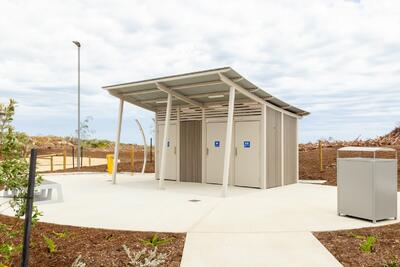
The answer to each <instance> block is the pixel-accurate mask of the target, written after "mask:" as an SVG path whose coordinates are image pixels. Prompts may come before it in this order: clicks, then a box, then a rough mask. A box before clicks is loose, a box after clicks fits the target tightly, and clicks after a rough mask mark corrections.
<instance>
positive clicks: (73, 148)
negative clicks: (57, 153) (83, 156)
mask: <svg viewBox="0 0 400 267" xmlns="http://www.w3.org/2000/svg"><path fill="white" fill-rule="evenodd" d="M72 168H73V169H74V168H75V147H73V146H72Z"/></svg>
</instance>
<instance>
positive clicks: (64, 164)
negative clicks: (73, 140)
mask: <svg viewBox="0 0 400 267" xmlns="http://www.w3.org/2000/svg"><path fill="white" fill-rule="evenodd" d="M66 168H67V147H66V146H64V152H63V169H64V171H65V169H66Z"/></svg>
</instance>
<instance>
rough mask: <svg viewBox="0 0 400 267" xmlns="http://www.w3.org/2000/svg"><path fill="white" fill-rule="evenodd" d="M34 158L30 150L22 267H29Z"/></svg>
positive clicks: (34, 173)
mask: <svg viewBox="0 0 400 267" xmlns="http://www.w3.org/2000/svg"><path fill="white" fill-rule="evenodd" d="M36 158H37V150H36V149H31V157H30V163H29V178H28V192H27V198H26V210H25V225H24V244H23V249H22V264H21V266H22V267H28V265H29V239H30V235H31V226H32V208H33V197H34V190H35V177H36Z"/></svg>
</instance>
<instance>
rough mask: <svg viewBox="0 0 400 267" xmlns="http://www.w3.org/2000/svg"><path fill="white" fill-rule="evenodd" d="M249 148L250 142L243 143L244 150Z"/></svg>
mask: <svg viewBox="0 0 400 267" xmlns="http://www.w3.org/2000/svg"><path fill="white" fill-rule="evenodd" d="M250 146H251V143H250V141H243V147H244V148H250Z"/></svg>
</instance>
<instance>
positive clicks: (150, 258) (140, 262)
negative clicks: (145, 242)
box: [122, 245, 167, 267]
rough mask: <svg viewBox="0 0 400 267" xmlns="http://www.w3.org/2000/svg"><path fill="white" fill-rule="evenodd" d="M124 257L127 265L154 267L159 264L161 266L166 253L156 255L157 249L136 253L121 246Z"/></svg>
mask: <svg viewBox="0 0 400 267" xmlns="http://www.w3.org/2000/svg"><path fill="white" fill-rule="evenodd" d="M122 248H123V249H124V251H125V253H126V255H127V256H128V258H129V263H128V264H129V265H132V266H137V267H156V266H159V265H160V264H163V263H164V262H165V260H166V259H167V254H166V253H158V252H157V247H155V248H154V249H151V250H147V249H146V248H144V249H142V250H140V251H137V252H131V251H130V249H129V248H128V247H127V246H126V245H122Z"/></svg>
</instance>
